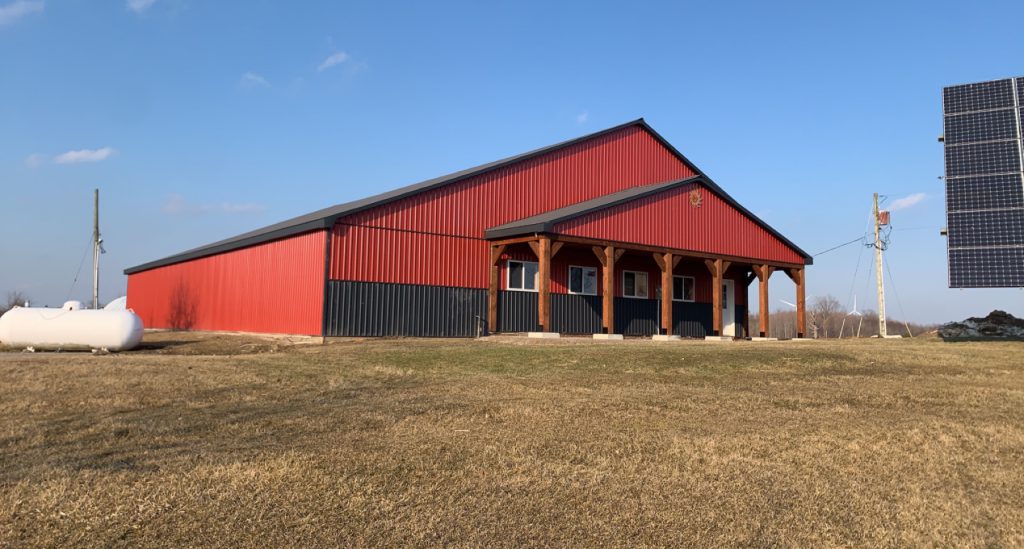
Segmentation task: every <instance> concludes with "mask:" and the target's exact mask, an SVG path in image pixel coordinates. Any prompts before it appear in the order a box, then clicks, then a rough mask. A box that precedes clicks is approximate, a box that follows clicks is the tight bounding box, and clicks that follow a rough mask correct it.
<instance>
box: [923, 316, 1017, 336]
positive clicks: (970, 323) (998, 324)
mask: <svg viewBox="0 0 1024 549" xmlns="http://www.w3.org/2000/svg"><path fill="white" fill-rule="evenodd" d="M939 337H941V338H942V339H954V340H955V339H1020V340H1024V319H1021V318H1017V317H1015V316H1013V315H1011V314H1010V313H1007V312H1006V311H992V312H991V313H989V314H988V316H986V317H984V318H977V317H971V318H968V319H967V320H965V321H963V322H950V323H949V324H944V325H943V326H942V327H941V328H939Z"/></svg>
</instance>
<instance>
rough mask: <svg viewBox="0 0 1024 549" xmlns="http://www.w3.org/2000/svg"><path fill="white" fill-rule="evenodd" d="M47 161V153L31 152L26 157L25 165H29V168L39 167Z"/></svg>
mask: <svg viewBox="0 0 1024 549" xmlns="http://www.w3.org/2000/svg"><path fill="white" fill-rule="evenodd" d="M45 163H46V155H45V154H39V153H35V154H30V155H28V156H26V157H25V165H26V166H28V167H29V168H38V167H39V166H42V165H43V164H45Z"/></svg>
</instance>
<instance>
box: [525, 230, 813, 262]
mask: <svg viewBox="0 0 1024 549" xmlns="http://www.w3.org/2000/svg"><path fill="white" fill-rule="evenodd" d="M531 238H532V239H533V240H536V237H531ZM557 238H558V240H559V241H560V242H565V243H568V244H582V245H588V246H600V247H602V248H604V247H607V246H612V247H614V248H615V249H616V250H617V251H623V252H624V251H626V250H628V251H634V252H658V253H671V254H672V255H673V256H679V257H680V258H690V259H710V260H712V261H713V260H715V259H722V260H724V261H728V262H729V263H730V264H732V263H743V264H763V263H766V261H765V260H764V259H757V258H752V257H741V256H730V255H715V254H709V253H704V252H695V251H693V250H683V249H679V248H665V247H660V246H647V245H644V244H633V243H629V242H619V241H614V240H600V239H595V238H585V237H579V236H570V235H558V236H557ZM527 240H530V239H527ZM527 240H523V242H526V241H527ZM767 263H769V264H770V265H772V266H773V267H779V268H787V269H789V268H795V269H799V268H802V267H803V265H800V264H798V263H787V262H783V261H771V262H767Z"/></svg>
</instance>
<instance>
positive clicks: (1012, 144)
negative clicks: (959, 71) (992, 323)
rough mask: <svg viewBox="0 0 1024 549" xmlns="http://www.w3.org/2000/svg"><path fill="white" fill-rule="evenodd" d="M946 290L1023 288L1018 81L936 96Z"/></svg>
mask: <svg viewBox="0 0 1024 549" xmlns="http://www.w3.org/2000/svg"><path fill="white" fill-rule="evenodd" d="M942 107H943V114H944V116H943V127H944V139H943V143H944V145H945V164H946V177H945V180H946V224H947V226H946V230H947V233H946V234H947V242H946V244H947V249H948V258H949V286H950V287H951V288H1001V287H1024V140H1022V134H1024V131H1022V128H1024V78H1016V79H1014V78H1007V79H1004V80H995V81H991V82H978V83H972V84H963V85H959V86H950V87H947V88H945V89H943V90H942Z"/></svg>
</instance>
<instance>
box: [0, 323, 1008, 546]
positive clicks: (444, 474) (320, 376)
mask: <svg viewBox="0 0 1024 549" xmlns="http://www.w3.org/2000/svg"><path fill="white" fill-rule="evenodd" d="M146 341H147V343H146V347H147V348H146V349H144V350H142V351H138V352H132V353H124V354H118V355H108V356H92V355H89V354H82V353H64V354H52V353H51V354H43V353H37V354H25V353H10V352H9V353H0V417H2V423H0V546H12V545H62V546H68V545H105V546H107V545H115V546H117V545H132V546H135V545H190V546H315V545H345V546H360V545H375V546H376V545H435V544H445V545H480V546H483V545H486V546H513V545H523V544H535V545H576V546H588V547H589V546H609V545H615V546H622V545H630V546H635V545H678V544H686V545H702V546H703V545H720V544H742V545H776V544H782V545H799V546H819V545H848V544H849V545H861V546H878V545H887V546H907V545H971V546H982V545H985V546H1013V545H1018V546H1019V545H1024V364H1022V363H1024V359H1022V358H1021V357H1022V355H1024V344H1021V343H962V344H945V343H942V342H940V341H937V340H934V339H930V340H925V339H915V340H912V341H911V340H903V341H877V340H874V341H842V342H827V343H826V342H809V343H787V342H773V343H751V342H736V343H726V344H715V343H705V342H683V343H680V342H673V343H655V342H650V341H626V342H605V343H595V342H590V341H568V340H563V341H560V342H553V343H547V342H543V343H542V342H532V341H531V342H527V341H526V340H522V339H511V338H510V339H499V340H490V341H486V340H483V341H471V340H468V341H452V340H372V341H338V342H333V343H331V344H328V345H311V344H293V343H292V342H289V341H285V340H277V341H274V340H263V339H254V338H244V337H233V336H196V335H191V334H173V333H165V334H147V337H146Z"/></svg>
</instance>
